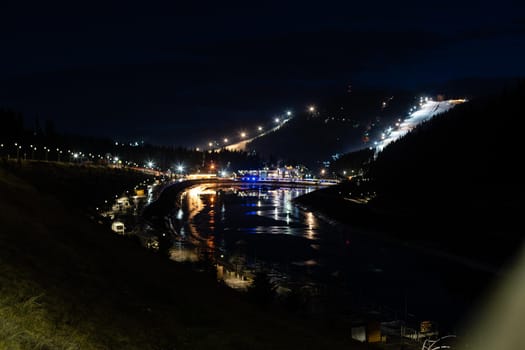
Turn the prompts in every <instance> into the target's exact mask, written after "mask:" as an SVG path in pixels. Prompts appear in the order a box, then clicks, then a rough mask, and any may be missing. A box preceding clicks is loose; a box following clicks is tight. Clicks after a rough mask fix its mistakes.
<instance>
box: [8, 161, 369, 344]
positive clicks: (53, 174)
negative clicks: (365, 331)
mask: <svg viewBox="0 0 525 350" xmlns="http://www.w3.org/2000/svg"><path fill="white" fill-rule="evenodd" d="M6 165H8V168H9V169H10V170H6V168H5V166H6ZM11 166H16V167H18V168H17V169H16V170H13V169H12V168H11ZM19 167H21V168H19ZM37 167H38V164H32V165H31V166H27V167H26V164H25V163H24V162H22V163H21V164H19V165H16V164H13V163H4V167H0V348H2V349H4V348H6V349H33V348H39V349H73V348H74V349H78V348H80V349H173V348H176V349H269V348H272V349H290V348H294V347H299V348H301V349H321V348H323V347H329V348H343V347H345V348H347V347H348V346H349V345H351V344H343V343H341V342H339V341H338V340H337V339H335V338H334V337H333V335H332V333H331V332H329V331H327V333H322V331H320V329H319V328H316V330H315V331H314V330H313V329H314V328H313V327H314V326H311V325H309V324H308V323H307V322H304V321H303V320H298V319H296V318H294V317H289V316H290V315H287V314H285V313H282V312H280V311H279V310H273V307H272V306H270V307H269V309H270V310H271V312H269V311H268V310H262V309H261V308H259V307H257V306H255V305H252V304H249V303H247V302H245V301H243V300H240V299H242V297H241V296H240V295H238V294H237V293H234V292H233V291H231V290H227V289H225V288H221V287H219V286H218V285H217V283H216V282H215V281H214V280H213V279H211V278H209V277H208V276H207V275H205V274H199V273H196V272H194V271H191V270H190V269H187V268H186V267H184V266H180V265H176V264H174V263H173V262H171V261H169V260H167V259H166V258H165V257H163V256H160V255H158V254H155V253H152V252H150V251H146V250H145V249H143V248H142V247H141V246H140V245H139V244H138V243H137V242H135V241H134V240H131V239H126V238H123V237H118V236H116V235H114V234H113V233H112V232H110V231H109V230H108V229H106V228H104V227H102V226H100V225H98V224H95V223H93V222H91V221H89V220H88V219H87V218H86V217H85V216H84V215H83V214H82V212H83V210H82V209H83V208H85V205H86V203H91V201H83V200H82V198H89V197H91V195H93V194H94V192H96V191H99V192H101V193H103V194H104V195H105V196H106V198H107V197H108V196H110V195H113V194H114V191H116V190H117V188H118V186H119V185H118V184H113V185H112V187H111V188H108V187H107V186H105V185H103V183H99V184H97V183H95V184H94V182H93V176H94V174H98V175H97V176H96V178H98V179H103V178H107V177H110V176H112V175H114V174H112V172H111V171H109V172H108V173H106V174H104V170H102V169H91V170H92V171H91V174H89V173H88V172H86V171H84V170H82V169H81V168H78V167H68V166H58V165H57V166H51V165H49V168H48V165H45V164H44V165H42V166H41V167H38V168H37ZM14 171H16V173H17V174H19V175H18V176H17V175H14V174H13V172H14ZM129 179H131V180H134V176H133V175H130V177H129ZM119 181H120V182H121V184H124V183H125V178H124V177H123V176H121V177H120V180H119ZM33 182H34V183H36V185H34V184H33ZM75 188H78V189H79V190H78V191H77V190H75ZM77 193H81V194H82V196H83V197H80V199H79V197H77V196H74V194H77ZM353 348H354V347H353ZM355 348H357V349H359V348H360V347H359V345H358V346H357V347H355Z"/></svg>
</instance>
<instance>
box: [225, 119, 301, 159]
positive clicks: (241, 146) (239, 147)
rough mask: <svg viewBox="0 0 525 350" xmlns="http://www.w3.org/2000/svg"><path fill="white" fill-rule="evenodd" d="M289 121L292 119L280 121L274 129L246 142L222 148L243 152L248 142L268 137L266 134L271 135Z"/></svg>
mask: <svg viewBox="0 0 525 350" xmlns="http://www.w3.org/2000/svg"><path fill="white" fill-rule="evenodd" d="M290 119H292V118H288V119H284V120H282V121H281V122H280V123H278V124H277V125H276V126H275V127H273V128H271V129H269V130H266V131H265V132H262V133H260V134H258V135H257V136H254V137H252V138H249V139H246V140H242V141H240V142H237V143H233V144H231V145H228V146H225V147H223V148H225V149H227V150H228V151H244V150H245V149H246V145H247V144H249V143H250V142H252V141H254V140H257V139H258V138H259V137H263V136H265V135H268V134H270V133H272V132H274V131H277V130H279V129H280V128H282V127H283V125H285V124H286V123H287V122H288V121H290ZM220 150H221V148H217V149H216V151H220Z"/></svg>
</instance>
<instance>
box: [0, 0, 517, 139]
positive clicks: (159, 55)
mask: <svg viewBox="0 0 525 350" xmlns="http://www.w3.org/2000/svg"><path fill="white" fill-rule="evenodd" d="M166 3H167V4H164V5H160V4H154V3H153V2H150V1H147V2H146V1H144V2H140V3H139V2H131V1H130V2H121V3H116V2H113V3H112V4H103V5H100V6H98V5H95V3H94V2H88V3H87V5H79V4H78V3H77V2H73V1H70V2H65V3H60V4H57V3H54V4H55V5H52V4H51V3H48V2H37V3H32V4H31V3H27V2H24V3H21V2H14V1H13V2H12V4H8V3H5V2H2V4H1V5H0V12H1V13H2V17H1V18H2V20H1V21H0V26H1V31H0V38H1V39H0V40H1V48H2V54H1V55H0V83H1V87H0V106H1V107H11V108H14V109H17V110H21V111H23V112H24V113H25V115H26V119H29V120H33V118H34V116H35V115H36V114H37V113H38V115H39V117H40V118H42V119H47V118H50V119H53V120H55V121H56V123H57V127H58V129H59V130H61V131H67V132H76V133H83V134H91V135H101V136H109V137H111V138H113V139H116V140H120V141H127V140H133V139H146V140H147V141H150V142H153V143H160V144H175V145H178V144H183V145H188V146H194V145H195V144H196V143H198V142H199V140H202V139H203V137H204V136H203V135H206V134H207V133H208V132H209V131H210V130H220V132H221V133H224V132H223V129H227V128H237V129H238V128H239V127H242V126H243V125H252V124H255V123H261V122H264V121H265V120H270V119H271V118H272V117H273V116H274V115H276V114H278V113H280V112H282V111H283V110H285V109H287V108H292V109H295V110H298V109H300V108H303V107H304V105H305V104H306V103H315V102H316V101H318V100H319V99H321V98H322V97H323V96H329V95H330V94H334V93H341V92H344V91H345V90H346V88H347V86H348V85H349V84H351V85H352V87H353V88H354V89H355V88H365V87H390V88H407V89H418V88H420V87H423V86H425V87H427V86H431V85H432V84H441V83H444V82H446V81H448V80H455V79H462V78H467V77H480V78H486V77H510V76H524V75H525V65H524V64H523V62H525V3H523V2H519V1H513V2H503V1H498V2H468V3H466V2H460V1H450V2H448V1H435V2H424V1H417V2H415V1H414V2H392V1H374V2H373V1H361V2H358V3H355V2H352V1H341V2H330V1H317V2H310V3H305V2H303V1H286V2H284V1H281V2H271V1H264V2H262V1H261V2H253V1H242V2H241V1H239V2H214V5H212V4H210V3H205V2H198V1H192V2H190V1H186V2H184V3H183V4H180V5H179V4H175V2H166ZM237 129H235V130H237ZM218 137H222V135H219V136H218Z"/></svg>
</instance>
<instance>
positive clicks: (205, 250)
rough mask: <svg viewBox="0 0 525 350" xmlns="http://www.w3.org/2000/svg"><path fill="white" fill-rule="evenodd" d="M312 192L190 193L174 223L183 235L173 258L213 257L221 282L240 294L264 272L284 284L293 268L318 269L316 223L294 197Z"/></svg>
mask: <svg viewBox="0 0 525 350" xmlns="http://www.w3.org/2000/svg"><path fill="white" fill-rule="evenodd" d="M311 191H312V188H309V187H304V188H294V189H292V188H287V187H268V186H254V185H245V184H238V185H237V184H236V185H233V186H232V185H228V186H220V185H209V184H206V185H199V186H195V187H192V188H190V189H187V190H186V191H184V192H183V194H182V195H181V198H182V200H181V208H180V209H178V210H177V211H176V214H174V215H173V216H172V217H171V220H170V221H171V222H175V231H176V232H178V233H179V234H178V235H177V238H176V240H177V244H176V247H173V248H172V249H171V250H170V257H171V258H172V259H173V260H176V261H184V262H196V261H198V260H202V256H204V255H206V256H207V257H208V256H209V257H211V259H213V263H214V265H215V267H216V269H217V278H218V279H219V280H222V281H223V282H224V283H225V284H226V285H228V286H230V287H232V288H236V289H246V288H247V287H248V286H249V285H250V284H251V283H252V280H253V276H254V274H255V273H256V272H257V271H261V270H264V271H271V274H272V276H273V279H274V282H277V283H279V284H284V283H285V281H289V280H290V276H291V274H290V268H289V267H288V266H296V267H300V266H302V267H304V266H314V265H316V264H317V262H316V260H315V256H313V254H312V252H315V250H316V249H314V248H312V247H311V246H310V245H311V241H315V240H316V236H317V234H316V231H317V230H318V223H317V220H316V218H315V217H314V215H313V214H312V213H304V212H302V211H301V210H299V208H297V207H295V206H294V205H293V204H292V199H293V198H295V197H297V196H300V195H302V194H306V193H309V192H311ZM184 232H189V235H187V236H185V235H184V234H183V233H184ZM283 236H290V237H292V238H290V239H285V238H283ZM314 255H315V254H314Z"/></svg>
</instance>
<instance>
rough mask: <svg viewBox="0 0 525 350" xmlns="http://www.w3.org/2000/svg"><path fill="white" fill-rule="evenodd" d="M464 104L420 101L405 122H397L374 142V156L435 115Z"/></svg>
mask: <svg viewBox="0 0 525 350" xmlns="http://www.w3.org/2000/svg"><path fill="white" fill-rule="evenodd" d="M463 102H466V100H463V99H461V100H448V101H441V102H437V101H432V100H430V99H428V98H425V99H421V101H420V105H419V109H418V108H417V107H412V109H411V113H410V114H409V116H408V117H407V118H406V119H405V120H403V121H402V120H398V122H397V123H396V124H395V126H392V127H389V128H387V129H386V130H385V131H384V132H383V134H382V135H381V140H380V141H376V142H374V146H375V149H376V154H377V153H378V152H381V151H382V150H383V149H384V148H385V147H386V146H388V145H389V144H390V143H391V142H394V141H396V140H398V139H399V138H401V137H403V136H405V135H406V134H407V133H408V132H410V131H411V130H412V129H414V128H415V127H416V126H418V125H419V124H421V123H423V122H426V121H427V120H430V119H432V117H434V116H435V115H437V114H440V113H444V112H446V111H448V110H449V109H451V108H453V107H454V106H455V105H457V104H460V103H463Z"/></svg>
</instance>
